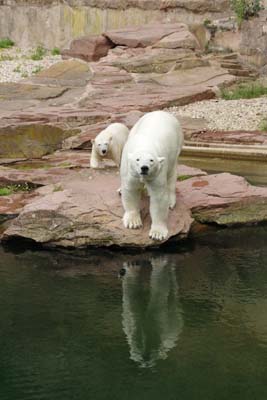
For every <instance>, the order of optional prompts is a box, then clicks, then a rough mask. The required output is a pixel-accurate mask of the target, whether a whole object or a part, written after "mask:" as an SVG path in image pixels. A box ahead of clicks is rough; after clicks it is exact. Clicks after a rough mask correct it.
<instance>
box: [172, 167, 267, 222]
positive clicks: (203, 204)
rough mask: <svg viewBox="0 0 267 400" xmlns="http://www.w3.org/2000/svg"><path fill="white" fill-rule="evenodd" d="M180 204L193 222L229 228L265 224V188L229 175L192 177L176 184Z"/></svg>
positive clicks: (266, 192) (266, 204)
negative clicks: (190, 215)
mask: <svg viewBox="0 0 267 400" xmlns="http://www.w3.org/2000/svg"><path fill="white" fill-rule="evenodd" d="M178 190H179V196H180V200H181V201H182V202H183V203H184V204H186V206H187V207H188V208H190V210H191V211H192V215H193V217H194V218H195V219H196V221H198V222H201V223H212V224H214V223H216V224H218V225H225V226H232V225H243V224H255V223H260V222H264V221H267V188H266V187H257V186H252V185H250V184H249V183H248V182H247V181H246V180H245V179H244V178H243V177H241V176H236V175H232V174H229V173H221V174H214V175H208V176H200V177H193V178H191V179H187V180H185V181H182V182H179V184H178Z"/></svg>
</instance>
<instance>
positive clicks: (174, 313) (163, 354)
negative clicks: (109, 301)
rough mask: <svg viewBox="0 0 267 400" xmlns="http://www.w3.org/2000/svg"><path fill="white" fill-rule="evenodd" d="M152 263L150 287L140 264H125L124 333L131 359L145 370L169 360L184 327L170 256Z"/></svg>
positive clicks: (123, 285)
mask: <svg viewBox="0 0 267 400" xmlns="http://www.w3.org/2000/svg"><path fill="white" fill-rule="evenodd" d="M151 264H152V271H151V272H150V282H149V285H147V282H145V281H144V279H142V277H141V266H140V265H138V264H131V263H125V264H124V267H125V270H126V273H125V276H124V277H123V279H122V288H123V312H122V324H123V330H124V332H125V334H126V336H127V340H128V343H129V346H130V354H131V359H132V360H134V361H136V362H138V363H139V364H140V366H141V367H145V368H146V367H151V366H153V365H155V363H156V361H157V360H160V359H165V358H167V354H168V352H169V351H170V350H171V349H172V348H173V347H175V345H176V342H177V340H178V338H179V335H180V334H181V332H182V328H183V318H182V309H181V305H180V303H179V299H178V287H177V282H176V275H175V270H174V269H173V268H172V267H170V266H168V265H167V264H168V259H167V257H159V258H157V259H155V258H153V259H152V260H151ZM145 268H146V267H145ZM143 272H144V271H143Z"/></svg>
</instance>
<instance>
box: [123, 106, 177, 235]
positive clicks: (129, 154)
mask: <svg viewBox="0 0 267 400" xmlns="http://www.w3.org/2000/svg"><path fill="white" fill-rule="evenodd" d="M182 145H183V133H182V130H181V126H180V124H179V122H178V121H177V119H176V118H175V117H174V116H173V115H171V114H169V113H167V112H165V111H153V112H151V113H148V114H146V115H144V116H143V117H142V118H141V119H140V120H139V121H138V122H137V123H136V124H135V125H134V127H133V128H132V130H131V132H130V134H129V137H128V140H127V142H126V144H125V146H124V148H123V152H122V160H121V169H120V174H121V196H122V204H123V208H124V211H125V213H124V216H123V223H124V226H125V227H126V228H130V229H136V228H140V227H141V226H142V220H141V215H140V200H141V191H142V187H143V186H144V185H145V187H146V189H147V192H148V195H149V197H150V216H151V219H152V225H151V229H150V232H149V237H150V238H151V239H154V240H163V239H166V237H167V236H168V228H167V219H168V209H169V208H174V207H175V204H176V180H177V157H178V155H179V154H180V151H181V148H182Z"/></svg>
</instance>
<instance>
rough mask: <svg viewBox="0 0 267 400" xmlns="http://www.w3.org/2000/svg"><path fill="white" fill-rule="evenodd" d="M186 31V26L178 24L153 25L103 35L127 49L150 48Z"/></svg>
mask: <svg viewBox="0 0 267 400" xmlns="http://www.w3.org/2000/svg"><path fill="white" fill-rule="evenodd" d="M181 31H187V32H188V29H187V25H185V24H180V23H169V24H162V23H154V24H149V25H144V26H141V27H131V28H125V29H120V30H113V31H108V32H106V33H104V35H105V36H106V37H107V38H109V39H110V40H111V41H112V42H113V43H114V44H116V45H120V46H121V45H122V46H127V47H147V46H152V45H153V44H155V43H157V42H158V41H159V40H161V39H162V38H164V37H165V36H168V35H170V34H172V33H175V32H181Z"/></svg>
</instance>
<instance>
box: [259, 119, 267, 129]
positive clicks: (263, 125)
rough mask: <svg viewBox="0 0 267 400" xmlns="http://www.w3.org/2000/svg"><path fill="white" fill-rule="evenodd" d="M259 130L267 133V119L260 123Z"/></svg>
mask: <svg viewBox="0 0 267 400" xmlns="http://www.w3.org/2000/svg"><path fill="white" fill-rule="evenodd" d="M259 129H260V130H261V131H264V132H266V131H267V118H264V119H263V120H262V121H261V122H260V125H259Z"/></svg>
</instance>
